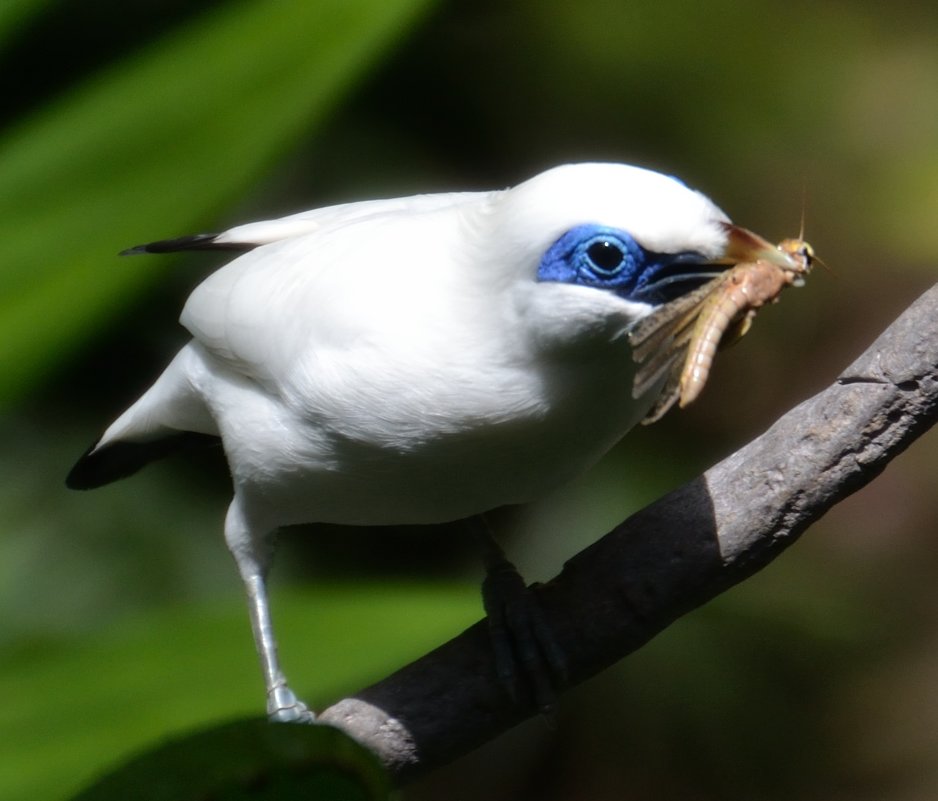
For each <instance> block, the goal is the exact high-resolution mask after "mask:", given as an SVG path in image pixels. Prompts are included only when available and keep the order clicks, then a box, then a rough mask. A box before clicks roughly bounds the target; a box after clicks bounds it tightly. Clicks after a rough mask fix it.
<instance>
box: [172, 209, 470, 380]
mask: <svg viewBox="0 0 938 801" xmlns="http://www.w3.org/2000/svg"><path fill="white" fill-rule="evenodd" d="M486 196H487V193H486V194H476V193H454V194H448V195H421V196H416V197H412V198H398V199H394V200H386V201H367V202H363V203H353V204H347V205H344V206H336V207H331V208H327V209H321V210H317V211H312V212H305V213H304V214H301V215H294V216H293V217H288V218H285V219H283V220H273V221H270V222H263V223H252V224H251V225H248V226H240V227H239V228H236V229H232V230H231V231H230V232H227V234H226V236H230V237H234V236H235V233H236V232H238V231H241V232H245V231H247V232H248V233H249V234H250V238H251V239H253V241H255V242H256V243H258V242H261V241H262V240H264V239H267V240H271V241H270V242H269V244H258V245H257V247H255V248H254V249H253V250H252V251H251V252H249V253H245V254H244V255H243V256H240V257H239V258H237V259H235V260H234V261H233V262H231V263H230V264H228V265H226V266H225V267H222V268H221V269H220V270H218V271H217V272H215V273H213V274H212V275H210V276H209V277H208V278H207V279H206V280H205V281H203V282H202V284H200V285H199V286H198V287H196V289H195V291H194V292H193V293H192V295H191V296H190V297H189V299H188V301H187V303H186V306H185V308H184V309H183V313H182V316H181V322H182V324H183V325H184V326H185V327H186V328H187V329H189V331H190V332H191V333H192V335H193V336H194V337H195V339H196V340H197V341H198V342H199V343H201V345H202V346H203V347H205V348H206V349H207V350H208V351H209V352H210V353H211V354H213V355H214V356H215V357H216V358H218V359H221V360H222V361H223V362H225V363H226V364H228V365H229V366H230V367H233V368H234V369H235V370H236V371H237V372H239V373H241V374H243V375H245V376H248V377H250V378H252V379H254V380H256V381H259V382H260V383H262V384H268V385H269V386H270V387H271V388H272V389H279V388H280V387H282V385H283V384H284V383H285V382H287V381H289V380H291V378H292V375H293V373H295V372H296V371H297V369H302V368H299V367H298V360H299V359H300V357H304V356H306V355H308V354H309V353H310V352H311V350H318V351H321V352H324V351H326V350H327V349H329V348H340V349H349V348H352V347H355V346H356V344H357V343H361V342H363V341H366V340H369V339H370V340H371V341H373V340H374V339H375V338H376V337H381V336H387V335H388V334H387V332H388V331H390V332H391V335H393V336H404V335H406V331H407V328H408V325H410V324H411V321H410V320H409V319H408V318H409V317H410V316H412V315H410V314H407V313H404V312H403V311H402V309H403V308H411V309H412V308H413V307H414V305H415V304H413V303H407V299H408V293H410V292H412V291H413V288H416V291H421V292H432V291H433V290H432V289H431V288H430V287H429V286H428V284H433V285H434V286H437V285H438V284H439V281H440V280H442V279H441V277H440V276H439V275H437V274H436V273H435V272H434V270H433V268H434V266H435V265H437V264H438V262H439V261H440V260H439V256H440V255H445V254H448V253H451V252H452V251H453V244H454V240H453V236H454V235H455V234H454V231H455V230H456V229H458V226H459V219H460V218H461V212H460V211H459V209H458V208H457V207H462V206H472V205H473V204H475V203H477V202H478V201H479V200H481V199H484V198H485V197H486ZM278 232H279V234H278ZM238 236H242V235H241V234H239V235H238ZM242 238H247V234H244V235H243V237H242ZM228 241H234V240H233V239H230V238H229V240H228ZM442 261H443V262H445V261H446V259H445V258H444V259H442ZM437 272H438V271H437ZM411 300H412V298H411ZM428 302H432V301H428ZM417 306H418V307H419V304H417ZM414 324H415V323H414Z"/></svg>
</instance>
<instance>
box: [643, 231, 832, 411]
mask: <svg viewBox="0 0 938 801" xmlns="http://www.w3.org/2000/svg"><path fill="white" fill-rule="evenodd" d="M727 228H728V233H729V236H730V240H731V241H730V247H729V248H728V255H729V256H730V258H732V254H733V252H737V253H745V254H746V258H747V260H745V261H738V262H736V263H735V264H732V266H730V267H728V268H727V269H725V270H724V271H723V272H720V273H718V274H717V276H716V277H715V278H713V279H712V280H710V281H709V282H707V283H706V284H704V285H703V286H700V287H698V288H697V289H695V290H693V291H691V292H688V293H687V294H685V295H682V296H680V297H678V298H677V299H676V300H673V301H671V302H670V303H666V304H664V305H662V306H660V307H658V308H657V309H656V310H655V311H653V312H652V313H651V314H649V315H648V316H647V317H644V318H643V319H641V320H640V321H639V322H638V323H636V324H635V326H633V328H632V329H631V331H630V332H629V340H630V342H631V345H632V357H633V359H634V360H635V362H636V364H637V365H638V369H637V371H636V374H635V379H634V382H633V385H632V397H634V398H638V397H640V396H642V395H644V394H645V393H646V392H647V391H648V390H649V389H651V388H652V387H653V386H654V385H655V384H656V383H658V382H659V381H660V380H661V379H662V378H664V379H665V381H664V385H663V387H662V390H661V393H660V394H659V395H658V398H657V400H656V401H655V404H654V406H652V408H651V410H650V411H649V412H648V414H647V415H646V416H645V418H644V420H642V424H643V425H650V424H651V423H654V422H656V421H657V420H660V419H661V418H662V417H663V416H664V415H665V414H666V413H667V411H668V410H669V409H670V408H671V407H672V406H674V404H675V403H679V405H680V407H681V408H683V407H685V406H687V405H688V404H689V403H692V402H693V401H694V400H695V399H696V398H697V397H698V396H699V395H700V393H701V392H702V391H703V388H704V386H705V385H706V383H707V378H708V377H709V375H710V368H711V366H712V364H713V359H714V356H715V355H716V351H717V348H718V347H719V346H720V345H721V343H722V342H723V340H724V338H726V340H727V344H728V343H730V342H735V341H736V340H738V339H739V338H740V337H742V336H744V335H745V334H746V332H747V331H748V330H749V328H750V326H751V325H752V320H753V318H754V317H755V316H756V313H757V312H758V311H759V309H761V308H762V307H763V306H765V305H766V304H768V303H774V302H775V301H777V300H778V297H779V295H780V294H781V293H782V290H784V289H785V288H786V287H789V286H802V285H803V284H804V278H805V276H806V275H807V274H808V273H809V272H810V271H811V268H812V266H813V265H814V262H815V260H816V257H815V255H814V249H813V248H812V247H811V245H809V244H808V243H807V242H805V241H804V240H803V239H802V238H800V236H799V238H798V239H784V240H782V241H781V242H779V244H778V245H772V244H771V243H769V242H767V241H766V240H764V239H762V237H760V236H758V235H757V234H754V233H752V232H751V231H748V230H746V229H744V228H739V227H737V226H732V225H728V226H727ZM731 263H732V262H731Z"/></svg>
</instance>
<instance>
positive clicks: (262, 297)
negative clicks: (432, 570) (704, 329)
mask: <svg viewBox="0 0 938 801" xmlns="http://www.w3.org/2000/svg"><path fill="white" fill-rule="evenodd" d="M739 230H742V229H736V228H735V227H734V226H732V225H730V224H729V221H728V219H727V217H726V215H725V214H723V212H722V211H720V209H719V208H717V207H716V206H715V205H714V204H713V203H712V202H711V201H710V200H709V199H708V198H707V197H705V196H704V195H702V194H700V193H698V192H696V191H693V190H691V189H689V188H687V187H686V186H685V185H684V184H682V183H681V182H680V181H678V180H676V179H674V178H670V177H667V176H664V175H661V174H659V173H656V172H652V171H649V170H645V169H640V168H637V167H631V166H626V165H621V164H577V165H567V166H562V167H557V168H554V169H551V170H548V171H547V172H544V173H542V174H540V175H537V176H536V177H534V178H532V179H530V180H528V181H526V182H525V183H522V184H520V185H519V186H517V187H515V188H513V189H508V190H504V191H495V192H479V193H453V194H438V195H418V196H415V197H407V198H400V199H394V200H375V201H368V202H361V203H349V204H346V205H340V206H333V207H329V208H323V209H318V210H314V211H308V212H303V213H301V214H295V215H292V216H289V217H284V218H282V219H279V220H269V221H265V222H258V223H251V224H248V225H241V226H238V227H235V228H232V229H230V230H228V231H225V232H224V233H221V234H217V235H209V234H200V235H196V236H192V237H183V238H181V239H174V240H165V241H162V242H155V243H151V244H149V245H143V246H140V247H138V248H134V249H132V251H131V252H167V251H172V250H185V249H228V250H235V251H248V252H245V253H244V255H241V256H239V257H238V258H236V259H235V260H234V261H232V262H231V263H230V264H228V265H227V266H225V267H222V268H221V269H219V270H218V271H217V272H215V273H214V274H212V275H211V276H209V277H208V278H207V279H206V280H205V281H204V282H203V283H202V284H201V285H200V286H199V287H197V288H196V290H195V291H194V292H193V293H192V295H191V296H190V298H189V299H188V302H187V303H186V305H185V308H184V310H183V312H182V317H181V322H182V324H183V325H184V326H185V327H186V328H187V329H188V330H189V332H190V333H191V334H192V339H191V340H190V341H189V342H188V344H186V345H185V346H184V347H183V348H182V350H180V352H179V353H178V354H177V356H176V357H175V358H174V359H173V361H172V362H171V363H170V365H169V366H168V367H167V368H166V370H165V371H164V372H163V374H162V375H161V376H160V377H159V378H158V379H157V381H156V382H155V383H154V384H153V386H152V387H151V388H150V389H149V390H147V391H146V392H145V393H144V395H143V396H142V397H141V398H140V399H139V400H138V401H137V402H136V403H134V404H133V405H132V406H131V407H130V408H129V409H128V410H127V411H126V412H124V414H122V415H121V416H120V417H119V418H118V419H117V420H116V421H115V422H114V423H113V424H112V425H111V426H110V427H109V428H108V429H107V430H106V431H105V432H104V435H103V436H102V437H101V438H100V440H99V441H98V442H97V443H96V444H95V445H94V446H93V447H92V448H91V449H90V450H89V452H88V453H87V454H86V455H85V456H84V457H82V459H81V460H79V462H78V463H77V464H76V465H75V467H74V468H73V469H72V471H71V473H70V474H69V477H68V484H69V486H71V487H74V488H79V489H88V488H91V487H97V486H100V485H102V484H106V483H108V482H110V481H113V480H116V479H118V478H121V477H123V476H126V475H130V474H131V473H133V472H135V471H136V470H138V469H139V468H140V467H142V466H143V465H144V464H146V463H147V462H149V461H151V460H153V459H155V458H158V457H161V456H163V455H165V454H167V453H169V452H171V451H173V450H175V449H176V448H177V447H178V446H180V445H183V444H185V443H186V442H188V441H192V440H196V439H205V438H208V439H211V440H213V441H214V440H216V439H217V438H220V439H221V442H222V445H223V447H224V451H225V455H226V457H227V460H228V464H229V467H230V470H231V477H232V482H233V488H234V498H233V500H232V502H231V505H230V507H229V509H228V514H227V517H226V520H225V537H226V540H227V544H228V547H229V548H230V550H231V552H232V554H233V555H234V558H235V560H236V562H237V565H238V568H239V570H240V573H241V577H242V579H243V581H244V584H245V587H246V590H247V595H248V601H249V609H250V613H251V622H252V628H253V632H254V637H255V642H256V645H257V650H258V652H259V654H260V657H261V663H262V669H263V673H264V678H265V681H266V686H267V699H268V700H267V709H268V714H269V715H270V717H271V718H272V719H274V720H310V719H312V713H311V712H309V710H308V709H307V707H306V706H305V705H304V704H303V703H302V702H301V701H299V700H298V699H297V697H296V696H295V695H294V694H293V692H292V691H291V690H290V688H289V687H288V685H287V682H286V679H285V678H284V676H283V673H282V672H281V669H280V667H279V663H278V659H277V652H276V645H275V640H274V634H273V628H272V625H271V620H270V612H269V609H268V602H267V592H266V587H265V577H266V573H267V568H268V565H269V559H270V551H271V549H270V547H269V545H270V537H271V536H272V533H273V532H274V531H275V530H276V529H277V528H278V527H280V526H284V525H290V524H295V523H308V522H331V523H344V524H371V525H374V524H398V523H436V522H443V521H450V520H456V519H460V518H467V517H470V516H473V515H478V514H480V513H484V512H486V511H488V510H491V509H494V508H496V507H500V506H504V505H507V504H520V503H525V502H527V501H531V500H532V499H535V498H537V497H539V496H541V495H543V494H545V493H546V492H548V491H549V490H551V489H553V488H554V487H556V486H558V485H560V484H563V483H564V482H566V481H568V480H569V479H572V478H573V477H575V476H578V475H580V474H581V473H583V472H584V471H585V470H587V469H588V468H589V467H590V466H591V465H593V464H594V463H595V462H596V461H597V460H598V459H599V458H600V457H601V456H602V455H603V454H604V453H606V451H608V450H609V449H610V448H611V447H612V446H613V445H614V444H615V443H616V442H617V441H618V440H619V439H620V438H621V437H622V436H623V435H624V434H625V433H626V432H627V431H628V430H629V429H630V428H632V426H633V425H635V424H636V423H637V422H638V421H639V420H641V419H642V417H643V415H644V414H645V412H646V411H647V410H648V408H649V406H650V405H651V404H652V402H653V400H654V396H655V390H652V391H649V392H648V393H647V394H646V395H645V396H643V397H641V398H638V399H635V398H633V397H632V381H633V375H634V366H633V363H632V358H631V351H630V346H629V343H628V331H629V328H630V326H632V325H633V324H634V323H635V322H636V321H637V320H639V319H641V318H642V317H644V316H645V315H647V314H648V313H649V312H651V311H652V310H653V309H654V308H655V306H656V305H659V304H660V303H662V302H664V301H665V300H667V299H668V298H670V297H674V296H675V295H676V294H680V293H681V292H682V291H686V290H687V289H690V288H692V287H693V286H695V280H696V283H698V284H699V283H700V280H699V279H700V278H701V271H702V270H704V271H706V270H707V269H708V267H707V266H706V265H711V264H712V263H714V262H715V261H719V260H725V259H727V258H730V259H731V260H745V259H746V257H747V254H746V253H745V252H743V250H744V248H740V247H737V246H736V245H734V243H736V239H735V238H734V232H736V231H739ZM740 241H743V242H744V241H745V237H743V238H742V240H740ZM734 247H735V248H736V250H735V251H734ZM709 269H711V271H712V268H709ZM709 274H712V272H711V273H705V275H709Z"/></svg>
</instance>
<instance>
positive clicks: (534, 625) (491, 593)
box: [482, 559, 567, 713]
mask: <svg viewBox="0 0 938 801" xmlns="http://www.w3.org/2000/svg"><path fill="white" fill-rule="evenodd" d="M482 602H483V605H484V606H485V612H486V614H487V615H488V620H489V630H490V632H491V636H492V648H493V650H494V651H495V669H496V671H497V673H498V678H499V680H500V681H501V683H502V685H503V686H504V687H505V688H506V689H507V690H508V693H509V695H510V696H511V698H512V700H513V701H515V702H516V703H518V702H520V701H521V700H522V698H523V697H524V695H525V693H524V692H523V690H524V687H525V684H527V685H528V686H529V688H530V692H531V695H532V696H533V698H534V703H535V704H536V705H537V707H538V708H539V709H540V710H541V711H542V712H545V713H549V712H550V711H551V710H552V709H553V705H554V701H555V700H556V694H555V691H554V690H555V687H560V686H562V685H563V684H565V683H566V674H567V669H566V657H565V656H564V653H563V650H562V649H561V648H560V646H559V645H558V643H557V640H556V638H555V637H554V634H553V632H552V631H551V629H550V626H548V625H547V622H546V620H545V619H544V614H543V612H542V611H541V608H540V606H539V605H538V603H537V598H536V597H535V595H534V593H533V592H532V591H531V589H530V588H529V587H527V586H525V583H524V579H523V578H522V577H521V575H520V574H519V573H518V571H517V570H516V569H515V566H514V565H513V564H511V562H509V561H507V560H504V559H503V560H501V561H499V562H498V564H495V565H490V566H489V569H488V572H487V574H486V577H485V581H484V582H483V583H482Z"/></svg>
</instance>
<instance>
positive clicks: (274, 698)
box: [225, 498, 316, 723]
mask: <svg viewBox="0 0 938 801" xmlns="http://www.w3.org/2000/svg"><path fill="white" fill-rule="evenodd" d="M267 534H268V532H264V533H263V534H258V532H256V531H255V530H253V529H252V527H251V526H250V525H248V523H247V521H246V520H245V516H244V514H243V512H242V510H241V508H240V505H239V503H238V499H237V498H235V500H234V501H233V502H232V504H231V506H230V507H229V509H228V516H227V518H226V519H225V540H226V541H227V543H228V549H229V550H230V551H231V555H232V556H234V559H235V562H237V565H238V571H239V572H240V573H241V580H242V581H243V582H244V588H245V591H246V592H247V596H248V612H249V613H250V616H251V630H252V631H253V632H254V645H255V647H256V648H257V654H258V656H259V657H260V660H261V670H262V671H263V673H264V683H265V684H266V685H267V716H268V717H269V718H270V720H271V721H273V722H276V723H312V722H313V720H315V717H316V716H315V715H314V714H313V713H312V712H311V711H310V710H309V708H308V707H307V706H306V704H304V703H303V702H302V701H300V700H299V699H298V698H297V697H296V695H294V693H293V690H291V689H290V688H289V686H288V685H287V680H286V677H285V676H284V675H283V671H282V670H281V669H280V662H279V660H278V658H277V641H276V639H275V638H274V629H273V624H272V622H271V619H270V603H269V601H268V598H267V581H266V578H267V569H268V567H269V565H270V548H269V547H268V545H269V543H267V542H265V537H266V535H267Z"/></svg>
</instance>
